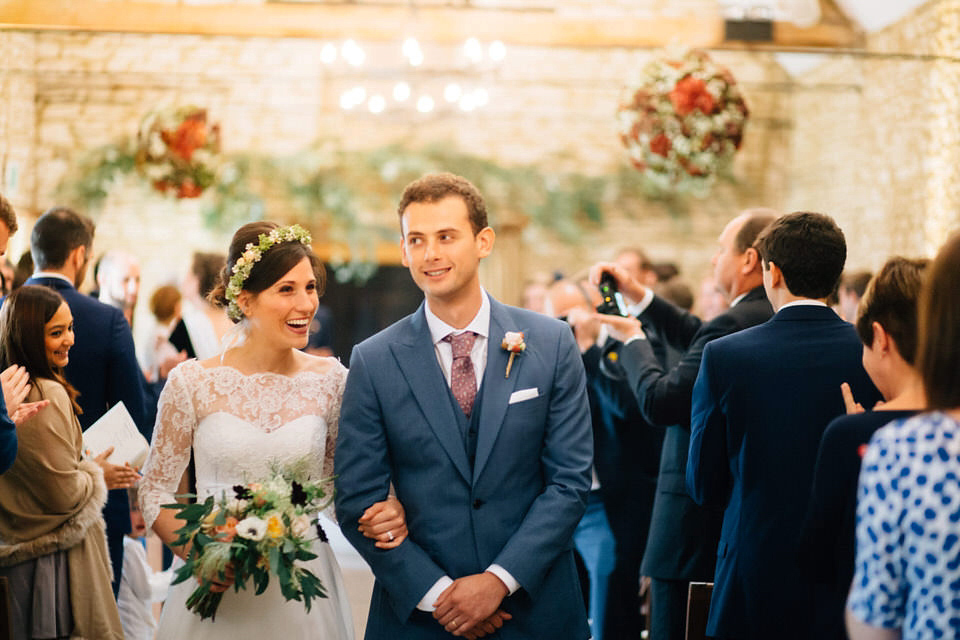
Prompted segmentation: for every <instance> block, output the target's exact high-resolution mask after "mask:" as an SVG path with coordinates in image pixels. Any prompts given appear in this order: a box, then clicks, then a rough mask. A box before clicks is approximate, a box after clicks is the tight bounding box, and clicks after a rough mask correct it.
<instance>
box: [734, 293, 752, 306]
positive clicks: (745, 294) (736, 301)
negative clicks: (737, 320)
mask: <svg viewBox="0 0 960 640" xmlns="http://www.w3.org/2000/svg"><path fill="white" fill-rule="evenodd" d="M748 293H750V292H749V291H744V292H743V293H741V294H740V295H738V296H737V297H736V298H734V299H733V300H731V301H730V307H731V308H733V307H735V306H737V304H738V303H739V302H740V301H741V300H743V299H744V298H746V297H747V294H748Z"/></svg>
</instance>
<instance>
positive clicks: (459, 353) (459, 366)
mask: <svg viewBox="0 0 960 640" xmlns="http://www.w3.org/2000/svg"><path fill="white" fill-rule="evenodd" d="M476 339H477V334H475V333H474V332H473V331H464V332H463V333H460V334H453V333H451V334H450V335H448V336H446V337H445V338H444V339H443V341H444V342H449V343H450V347H451V348H452V349H453V366H452V367H451V368H450V390H451V391H453V397H454V398H456V399H457V404H459V405H460V409H461V410H462V411H463V415H465V416H467V418H469V417H470V411H471V410H472V409H473V400H474V398H476V397H477V374H476V373H475V372H474V370H473V361H472V360H471V359H470V351H471V350H473V343H474V342H475V341H476Z"/></svg>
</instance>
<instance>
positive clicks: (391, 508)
mask: <svg viewBox="0 0 960 640" xmlns="http://www.w3.org/2000/svg"><path fill="white" fill-rule="evenodd" d="M359 523H360V526H359V527H357V528H358V529H359V530H360V533H362V534H363V535H365V536H366V537H368V538H370V539H371V540H376V541H377V542H376V546H377V548H379V549H393V548H394V547H399V546H400V543H401V542H403V541H404V540H405V539H406V538H407V517H406V513H405V512H404V510H403V505H402V504H400V501H399V500H397V499H396V498H394V497H393V496H390V497H388V498H387V499H386V500H384V501H382V502H377V503H376V504H374V505H373V506H371V507H370V508H369V509H367V510H366V511H364V512H363V515H362V516H360V520H359Z"/></svg>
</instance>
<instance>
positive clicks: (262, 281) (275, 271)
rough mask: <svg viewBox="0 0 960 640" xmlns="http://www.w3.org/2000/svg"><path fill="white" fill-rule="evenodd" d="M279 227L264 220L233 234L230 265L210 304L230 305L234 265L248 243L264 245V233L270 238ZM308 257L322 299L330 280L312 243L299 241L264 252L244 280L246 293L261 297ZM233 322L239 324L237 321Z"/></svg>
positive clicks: (243, 227) (281, 244)
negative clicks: (228, 298)
mask: <svg viewBox="0 0 960 640" xmlns="http://www.w3.org/2000/svg"><path fill="white" fill-rule="evenodd" d="M278 228H280V225H278V224H277V223H276V222H267V221H260V222H248V223H247V224H245V225H243V226H242V227H240V228H239V229H237V232H236V233H234V234H233V240H231V241H230V249H229V252H228V253H227V264H226V266H224V268H223V270H222V271H221V272H220V277H219V279H218V281H217V285H216V286H215V287H214V288H213V290H212V291H211V292H210V295H209V296H207V299H208V300H209V301H210V302H212V303H213V304H215V305H217V306H218V307H224V308H226V307H227V306H228V305H229V304H230V301H229V300H227V297H226V293H227V285H228V284H229V283H230V277H231V276H232V275H233V265H235V264H236V262H237V260H238V259H239V258H240V256H242V255H243V252H244V250H245V249H246V247H247V245H248V244H253V245H254V246H256V245H257V244H258V243H259V242H260V235H261V234H265V235H269V233H270V232H271V231H273V230H274V229H278ZM304 258H307V259H308V260H309V261H310V266H311V267H313V275H314V277H315V278H316V279H317V295H318V296H322V295H323V289H324V286H325V285H326V281H327V277H326V271H324V268H323V263H322V262H320V258H318V257H317V256H316V255H314V253H313V249H312V248H311V247H310V245H309V244H303V243H302V242H299V241H297V240H294V241H290V242H278V243H277V244H275V245H273V246H272V247H270V248H269V249H267V250H266V251H265V252H263V255H262V256H261V258H260V260H259V261H258V262H256V263H255V264H254V265H253V268H252V269H251V270H250V276H249V277H248V278H247V279H246V280H245V281H244V283H243V291H249V292H250V293H253V294H257V293H260V292H261V291H265V290H267V289H269V288H270V287H271V286H272V285H273V284H274V283H275V282H277V281H278V280H279V279H280V278H282V277H283V276H284V275H286V274H287V272H289V271H290V269H293V268H294V267H295V266H297V264H299V262H300V261H301V260H303V259H304ZM233 321H234V322H239V320H236V319H234V320H233Z"/></svg>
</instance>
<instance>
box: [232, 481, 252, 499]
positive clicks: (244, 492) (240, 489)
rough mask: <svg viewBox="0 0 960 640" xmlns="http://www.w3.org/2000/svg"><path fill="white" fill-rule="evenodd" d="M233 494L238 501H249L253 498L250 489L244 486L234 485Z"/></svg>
mask: <svg viewBox="0 0 960 640" xmlns="http://www.w3.org/2000/svg"><path fill="white" fill-rule="evenodd" d="M233 494H234V495H235V496H236V497H237V500H249V499H250V498H252V497H253V494H252V493H250V489H247V488H246V487H245V486H243V485H242V484H235V485H233Z"/></svg>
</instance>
